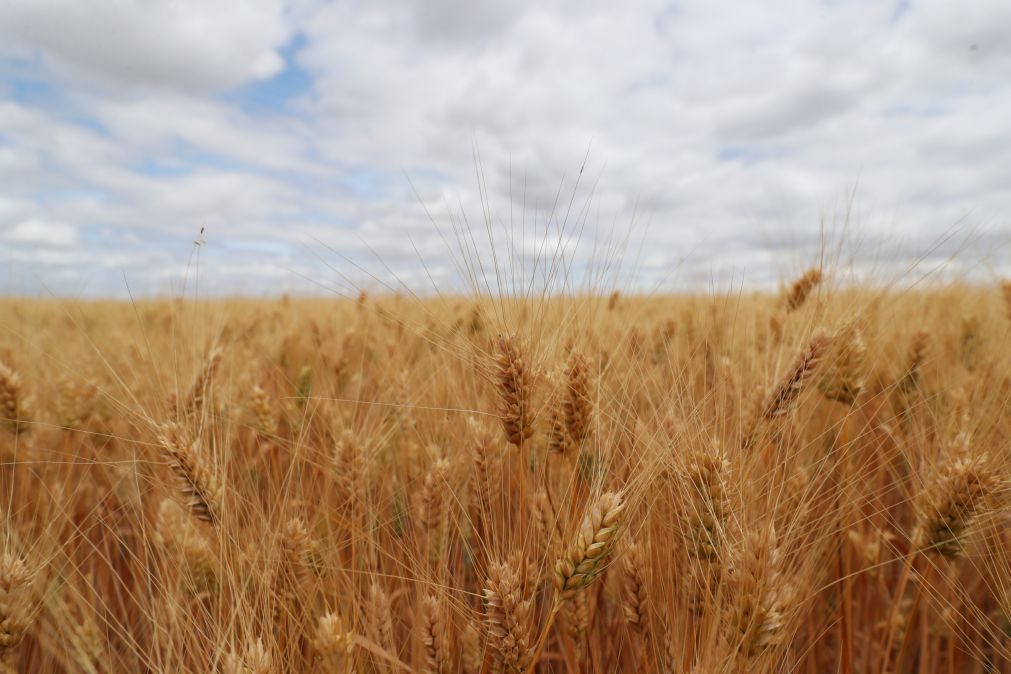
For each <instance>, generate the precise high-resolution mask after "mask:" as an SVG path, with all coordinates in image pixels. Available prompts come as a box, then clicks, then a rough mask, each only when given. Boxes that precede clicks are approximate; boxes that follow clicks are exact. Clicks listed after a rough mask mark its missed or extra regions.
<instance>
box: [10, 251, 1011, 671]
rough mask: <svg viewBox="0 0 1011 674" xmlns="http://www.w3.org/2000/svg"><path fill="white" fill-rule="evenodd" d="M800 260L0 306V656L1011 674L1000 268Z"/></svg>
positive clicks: (140, 663) (363, 667) (1007, 386)
mask: <svg viewBox="0 0 1011 674" xmlns="http://www.w3.org/2000/svg"><path fill="white" fill-rule="evenodd" d="M826 255H829V253H826ZM829 273H830V272H829V271H826V276H825V278H826V279H827V278H829ZM820 274H821V272H820V271H818V270H815V271H812V272H809V273H807V274H805V275H804V277H802V278H801V279H799V280H798V281H797V282H796V283H794V284H793V285H792V286H787V287H786V289H785V290H784V292H783V295H782V296H778V295H774V294H768V293H762V292H750V291H748V290H744V291H738V292H734V293H733V294H732V295H731V294H728V295H725V296H724V295H714V293H709V294H707V295H701V294H696V295H688V294H684V295H664V294H656V293H654V294H650V295H636V294H624V295H621V296H616V297H615V299H614V301H613V302H610V304H612V309H611V310H608V309H607V306H608V304H609V300H608V293H607V292H604V293H603V294H600V293H598V294H592V293H583V292H582V291H576V290H574V291H573V292H572V293H560V294H558V295H553V294H551V293H548V294H546V295H544V294H541V293H535V292H531V293H524V294H522V295H519V294H517V295H506V296H498V297H489V296H487V295H482V296H480V297H477V296H467V295H461V296H459V297H449V296H448V295H447V296H442V297H438V298H436V297H433V298H419V297H414V296H411V295H408V294H404V295H402V296H394V295H389V296H387V295H385V294H383V293H382V292H379V291H378V289H377V290H376V291H373V292H370V293H369V294H368V295H367V297H366V296H364V295H363V296H362V298H363V299H362V300H361V301H356V300H355V296H357V293H353V294H352V296H351V298H350V299H348V300H345V299H319V298H290V297H289V298H285V299H279V300H276V301H275V300H272V299H262V300H251V299H241V300H239V299H228V300H206V301H204V300H191V299H189V298H187V299H183V300H180V301H178V302H165V301H161V300H138V301H136V302H133V303H122V304H120V303H116V302H105V301H103V302H95V303H89V302H86V301H75V302H73V303H72V304H69V305H68V304H66V303H63V302H61V301H59V300H55V299H47V300H46V301H44V302H43V301H39V302H35V301H28V300H23V299H18V300H11V301H8V302H6V303H5V302H0V326H4V328H5V329H4V330H3V331H2V332H3V334H5V335H7V337H6V339H7V341H6V342H5V343H0V360H2V361H3V362H4V363H5V365H3V366H0V493H2V494H3V495H4V498H3V499H2V500H0V514H2V516H3V528H2V530H0V532H2V534H3V545H0V551H5V552H4V553H3V554H2V555H0V656H2V657H0V674H13V673H14V672H17V673H18V674H105V673H109V674H112V673H119V672H128V673H133V672H142V673H144V674H176V673H177V672H193V673H200V674H203V673H205V672H206V673H208V674H401V673H406V672H417V673H418V674H422V673H427V672H431V673H435V674H445V673H452V674H456V673H457V672H459V673H460V674H506V673H511V674H517V673H521V674H591V673H596V672H601V673H608V674H610V673H611V672H636V673H637V674H654V673H657V674H659V673H664V674H667V673H670V674H675V673H689V672H690V673H691V674H784V673H786V672H799V673H804V674H812V673H816V672H817V673H822V672H838V673H840V674H923V673H926V672H943V673H947V674H954V673H956V672H957V673H962V672H965V673H967V674H983V673H984V672H985V673H986V674H1011V641H1009V640H1008V636H1007V635H1008V634H1011V618H1009V615H1011V590H1009V588H1011V546H1009V545H1008V541H1009V536H1011V532H1009V531H1008V530H1007V524H1008V516H1009V515H1008V513H1007V512H1005V506H1006V505H1007V503H1006V499H1007V495H1008V493H1009V491H1011V490H1009V487H1011V485H1009V483H1008V474H1007V467H1008V466H1009V465H1011V443H1009V442H1008V440H1009V439H1011V414H1008V410H1009V408H1011V405H1009V400H1011V369H1009V366H1011V358H1009V357H1008V356H1007V354H1006V353H1005V351H1006V341H1007V339H1006V337H1007V335H1008V334H1011V322H1009V320H1008V317H1007V316H1005V315H1004V311H1003V306H1002V305H1001V295H1000V293H1001V292H1002V291H1001V290H1000V289H997V288H995V287H993V286H991V287H981V286H979V285H969V284H963V285H956V284H951V285H943V286H940V285H939V286H938V287H937V288H931V287H928V285H929V284H927V283H926V282H925V281H920V282H918V283H917V284H916V287H912V288H905V287H902V288H900V289H896V288H895V287H894V286H887V287H885V286H879V287H874V288H870V287H861V286H860V285H858V284H854V285H850V286H848V287H846V288H844V289H836V288H830V287H828V286H827V285H825V282H824V281H821V280H820ZM832 276H833V277H839V278H845V277H846V276H847V274H846V273H845V272H844V273H843V274H841V275H839V276H836V274H835V273H832ZM899 285H901V284H899ZM738 290H740V289H738ZM1008 292H1011V291H1008ZM953 311H954V314H953ZM68 313H69V314H70V315H71V316H72V317H73V319H74V320H73V321H68V316H67V314H68ZM963 313H964V314H965V315H966V316H970V317H975V318H974V319H970V320H968V321H967V322H966V323H965V324H964V325H963V323H962V322H960V320H959V319H960V318H961V316H962V315H963ZM78 314H80V316H78ZM953 316H954V317H953ZM72 325H80V326H82V329H81V330H80V331H76V330H75V329H73V328H72V327H70V326H72ZM821 326H826V327H828V328H830V329H831V330H833V332H831V333H825V332H822V331H821V329H820V328H821ZM498 334H508V335H509V336H508V337H502V338H500V339H497V338H496V337H495V336H496V335H498ZM24 336H30V338H31V343H30V345H29V344H26V343H25V337H24ZM209 342H210V343H213V344H219V343H220V344H221V345H222V347H221V348H219V349H210V350H207V351H206V352H205V351H204V350H203V348H204V347H203V345H206V344H208V343H209ZM928 344H929V347H930V348H929V351H928ZM26 346H29V347H30V348H26ZM96 350H97V351H99V352H100V353H96ZM194 356H196V357H197V359H198V362H196V363H194V362H193V361H192V360H191V359H192V358H193V357H194ZM15 365H16V368H15ZM970 368H973V369H970ZM15 369H17V370H18V372H19V373H20V376H19V374H18V373H15V371H14V370H15ZM226 373H227V374H229V375H234V376H225V374H226ZM170 390H175V391H177V393H178V400H177V401H176V400H173V401H172V403H171V407H170V408H169V409H166V408H165V397H166V392H167V391H170ZM28 393H31V394H32V397H31V401H32V402H31V404H30V405H28V403H26V398H27V394H28ZM29 406H30V407H31V411H32V414H33V416H32V419H33V421H32V423H31V433H30V434H28V435H22V436H18V435H15V434H14V433H19V432H23V431H24V430H25V429H27V428H28V425H27V424H28V414H27V409H28V407H29ZM152 415H162V416H161V417H158V416H156V417H155V418H154V419H152ZM162 417H163V418H162ZM169 419H171V421H172V423H169V424H165V425H160V424H158V423H157V422H158V421H163V420H169ZM535 429H536V430H535ZM11 431H13V432H14V433H12V432H11ZM842 446H845V450H846V451H844V452H843V451H836V448H837V447H842Z"/></svg>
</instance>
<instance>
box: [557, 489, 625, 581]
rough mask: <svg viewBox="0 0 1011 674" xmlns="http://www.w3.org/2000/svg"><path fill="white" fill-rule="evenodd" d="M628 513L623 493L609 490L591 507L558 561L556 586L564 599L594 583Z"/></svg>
mask: <svg viewBox="0 0 1011 674" xmlns="http://www.w3.org/2000/svg"><path fill="white" fill-rule="evenodd" d="M624 513H625V503H624V501H623V500H622V497H621V494H618V493H617V492H606V493H604V494H602V495H601V496H600V498H598V499H597V501H596V502H595V503H594V504H593V505H592V506H590V509H589V512H587V513H586V517H585V518H584V519H583V523H582V525H581V526H580V527H579V531H577V532H576V537H575V540H574V541H573V542H572V545H571V546H570V547H569V550H568V552H566V553H565V555H563V556H562V557H561V558H560V559H559V560H558V561H557V562H556V563H555V575H554V581H555V588H556V589H557V590H558V596H559V598H560V599H561V600H563V601H564V600H567V599H571V598H572V597H573V596H575V595H576V593H578V592H580V591H581V590H582V589H583V588H584V587H586V586H587V585H589V584H590V583H592V582H593V581H594V580H595V579H596V577H597V575H598V574H599V573H600V572H601V570H602V566H603V565H604V563H605V562H606V561H607V558H608V556H609V555H610V554H611V550H612V549H613V548H614V543H615V540H616V539H617V536H618V528H619V527H620V526H621V523H622V517H623V515H624Z"/></svg>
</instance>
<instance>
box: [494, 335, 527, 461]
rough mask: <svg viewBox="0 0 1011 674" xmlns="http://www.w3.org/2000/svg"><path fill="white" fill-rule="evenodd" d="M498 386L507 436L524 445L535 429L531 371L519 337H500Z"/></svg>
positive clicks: (514, 442)
mask: <svg viewBox="0 0 1011 674" xmlns="http://www.w3.org/2000/svg"><path fill="white" fill-rule="evenodd" d="M498 349H499V355H498V358H497V360H496V363H497V366H498V390H499V398H500V400H501V415H502V427H503V429H504V430H505V434H506V438H507V439H508V440H509V442H511V443H512V444H514V445H516V446H517V447H520V446H522V445H523V442H524V440H526V439H527V438H529V437H530V436H531V435H533V433H534V427H533V422H532V419H531V404H532V402H531V390H532V385H531V381H530V374H529V372H528V371H527V366H526V363H524V361H523V357H522V353H521V351H520V347H519V345H518V343H517V340H516V338H515V337H499V340H498Z"/></svg>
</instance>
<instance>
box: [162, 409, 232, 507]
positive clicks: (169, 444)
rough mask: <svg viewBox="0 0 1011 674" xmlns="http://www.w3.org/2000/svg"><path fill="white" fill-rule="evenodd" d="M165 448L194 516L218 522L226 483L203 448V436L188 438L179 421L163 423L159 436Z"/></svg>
mask: <svg viewBox="0 0 1011 674" xmlns="http://www.w3.org/2000/svg"><path fill="white" fill-rule="evenodd" d="M158 441H159V442H160V443H161V446H162V449H163V450H164V452H165V455H166V457H167V458H168V460H169V464H170V465H171V466H172V470H173V471H175V473H176V475H178V476H179V482H180V490H181V492H182V494H183V496H184V497H185V498H186V506H187V507H188V508H189V509H190V512H192V513H193V515H194V517H196V518H197V519H200V520H203V521H204V522H208V523H210V524H217V522H218V518H219V517H220V514H221V501H222V497H223V496H224V487H223V486H222V484H221V480H220V479H219V477H218V473H217V471H216V470H215V468H214V466H213V465H212V464H211V462H210V461H209V460H208V458H207V456H205V455H204V453H203V452H202V450H201V443H200V438H193V439H187V438H186V436H185V434H184V433H183V432H182V430H181V429H180V427H179V426H178V425H176V424H166V425H164V426H162V428H161V431H160V433H159V436H158Z"/></svg>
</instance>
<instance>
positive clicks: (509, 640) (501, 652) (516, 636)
mask: <svg viewBox="0 0 1011 674" xmlns="http://www.w3.org/2000/svg"><path fill="white" fill-rule="evenodd" d="M525 595H526V593H525V592H524V588H523V585H522V583H521V579H520V574H519V572H518V571H517V569H516V566H515V564H509V563H501V562H496V563H494V564H492V565H491V566H490V567H489V569H488V578H487V580H486V582H485V586H484V615H485V633H486V634H487V639H488V647H489V648H490V649H491V650H492V652H493V654H494V657H495V660H496V662H497V663H498V665H499V667H500V668H501V670H502V671H505V672H522V671H524V670H525V669H526V667H527V665H528V664H529V663H530V660H531V658H532V657H533V648H532V644H531V638H530V636H531V629H532V626H533V623H532V610H533V602H532V601H531V600H530V598H528V597H526V596H525Z"/></svg>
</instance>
